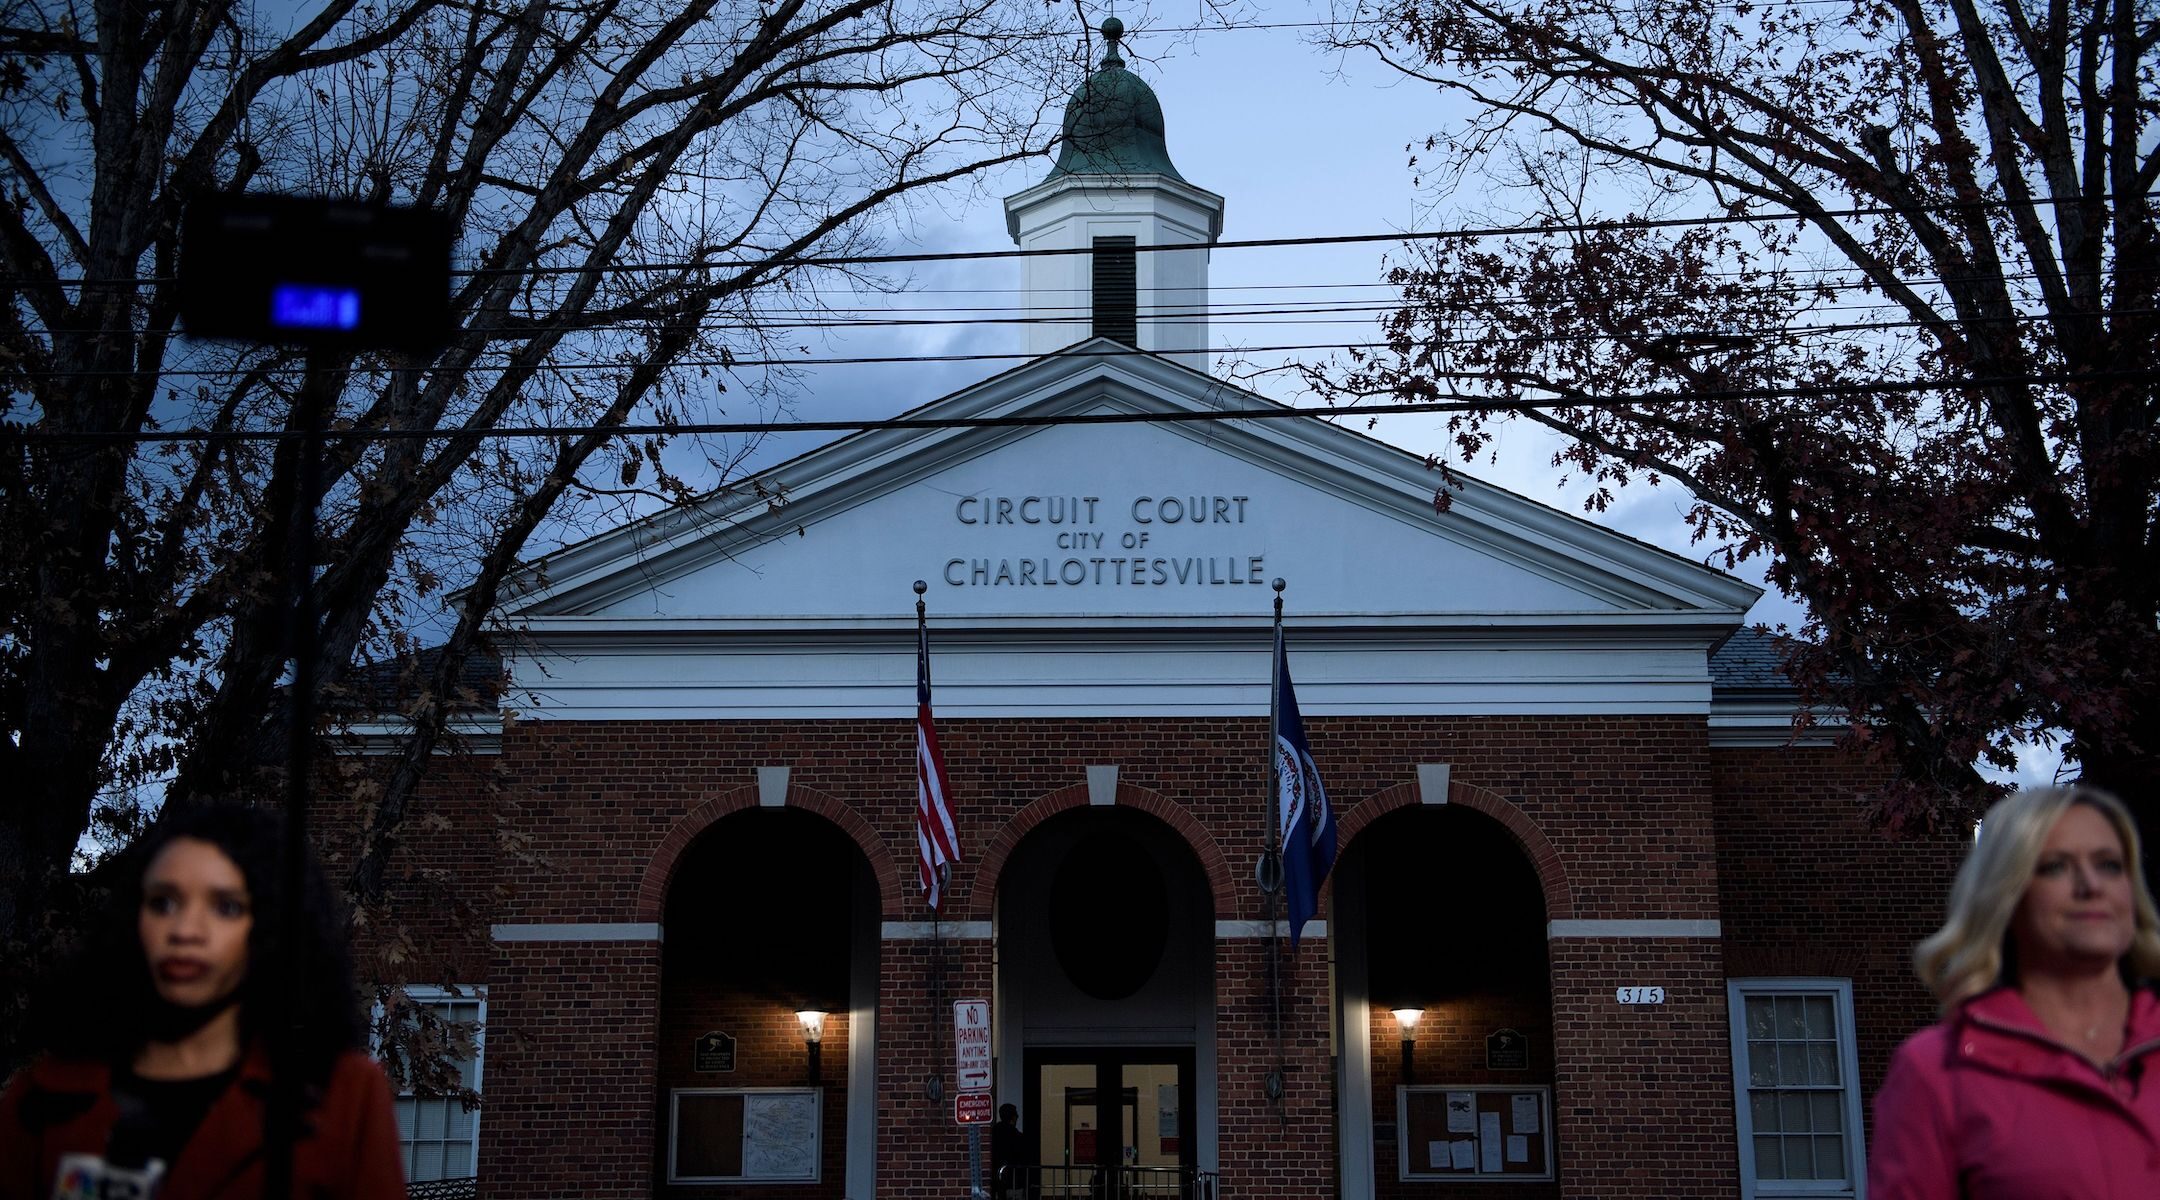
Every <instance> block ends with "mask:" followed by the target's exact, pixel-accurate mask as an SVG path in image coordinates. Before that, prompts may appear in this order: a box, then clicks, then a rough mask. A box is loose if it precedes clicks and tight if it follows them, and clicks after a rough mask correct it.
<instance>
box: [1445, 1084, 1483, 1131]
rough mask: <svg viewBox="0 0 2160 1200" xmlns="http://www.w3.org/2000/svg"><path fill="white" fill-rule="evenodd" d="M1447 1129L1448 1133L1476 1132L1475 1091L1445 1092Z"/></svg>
mask: <svg viewBox="0 0 2160 1200" xmlns="http://www.w3.org/2000/svg"><path fill="white" fill-rule="evenodd" d="M1447 1131H1448V1132H1449V1133H1476V1132H1477V1093H1476V1092H1449V1093H1448V1094H1447Z"/></svg>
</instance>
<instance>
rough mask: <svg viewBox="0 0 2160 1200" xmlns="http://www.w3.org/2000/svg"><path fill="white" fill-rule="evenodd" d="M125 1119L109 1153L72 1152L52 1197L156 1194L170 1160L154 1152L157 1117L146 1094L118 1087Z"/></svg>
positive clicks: (116, 1198)
mask: <svg viewBox="0 0 2160 1200" xmlns="http://www.w3.org/2000/svg"><path fill="white" fill-rule="evenodd" d="M113 1101H114V1103H115V1104H117V1105H118V1106H119V1109H120V1119H119V1120H117V1121H115V1122H113V1128H112V1133H111V1134H110V1135H109V1136H107V1138H106V1139H105V1154H104V1157H102V1158H101V1157H99V1156H97V1155H95V1154H80V1153H77V1154H69V1155H65V1156H63V1157H62V1158H61V1159H60V1170H59V1173H58V1174H56V1175H55V1176H54V1177H53V1191H52V1200H154V1198H155V1197H156V1196H157V1192H158V1185H159V1184H160V1183H162V1182H163V1181H164V1179H165V1160H164V1159H161V1158H155V1157H153V1156H152V1155H153V1151H154V1149H155V1147H156V1145H157V1123H156V1121H154V1120H153V1119H152V1118H151V1116H150V1110H149V1108H148V1107H147V1106H146V1105H144V1104H143V1102H142V1101H141V1100H138V1099H136V1098H135V1097H133V1096H130V1095H128V1094H126V1093H125V1092H117V1093H115V1094H114V1096H113Z"/></svg>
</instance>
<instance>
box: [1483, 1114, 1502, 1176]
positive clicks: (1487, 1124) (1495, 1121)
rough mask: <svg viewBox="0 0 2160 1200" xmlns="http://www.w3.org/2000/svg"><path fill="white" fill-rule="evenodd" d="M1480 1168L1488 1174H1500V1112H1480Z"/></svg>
mask: <svg viewBox="0 0 2160 1200" xmlns="http://www.w3.org/2000/svg"><path fill="white" fill-rule="evenodd" d="M1477 1137H1478V1170H1479V1171H1481V1172H1483V1173H1484V1174H1487V1175H1498V1174H1499V1173H1500V1172H1501V1170H1502V1168H1501V1166H1500V1149H1501V1147H1500V1114H1499V1113H1479V1114H1478V1131H1477Z"/></svg>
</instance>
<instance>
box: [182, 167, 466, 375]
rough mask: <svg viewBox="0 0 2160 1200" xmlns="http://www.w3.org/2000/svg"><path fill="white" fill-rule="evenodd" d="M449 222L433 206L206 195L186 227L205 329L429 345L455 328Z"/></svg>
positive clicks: (375, 344) (295, 341)
mask: <svg viewBox="0 0 2160 1200" xmlns="http://www.w3.org/2000/svg"><path fill="white" fill-rule="evenodd" d="M450 240H451V239H450V223H449V222H448V221H447V220H445V219H444V218H443V216H442V214H440V213H437V212H433V211H430V210H427V209H416V208H395V207H390V206H386V205H375V204H361V203H358V202H353V201H342V200H325V199H316V198H310V197H301V196H266V195H248V194H238V195H235V194H225V193H204V194H202V195H200V196H198V197H196V198H195V200H194V201H193V202H192V203H190V204H189V205H188V210H187V216H186V219H185V220H184V222H183V223H182V225H181V229H180V272H179V285H180V320H181V324H182V325H183V327H184V328H185V329H186V330H187V332H188V333H190V334H193V335H195V336H197V337H211V338H236V339H241V340H245V341H252V342H265V343H271V344H277V345H298V346H322V347H328V348H338V349H346V350H377V349H380V350H405V351H425V350H430V349H433V348H435V347H438V346H440V345H442V343H443V342H445V341H446V340H448V338H449V335H450Z"/></svg>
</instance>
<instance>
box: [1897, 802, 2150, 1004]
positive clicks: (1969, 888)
mask: <svg viewBox="0 0 2160 1200" xmlns="http://www.w3.org/2000/svg"><path fill="white" fill-rule="evenodd" d="M2073 804H2083V805H2086V806H2088V807H2090V808H2092V809H2093V810H2095V811H2097V812H2098V813H2099V814H2100V815H2101V816H2103V817H2106V818H2107V821H2108V824H2110V825H2112V826H2114V827H2115V836H2116V837H2118V838H2121V839H2122V845H2123V854H2124V855H2125V856H2126V857H2127V859H2128V863H2127V865H2128V867H2129V870H2130V886H2131V902H2132V904H2133V906H2134V907H2135V909H2136V914H2137V932H2136V936H2135V937H2134V938H2133V940H2132V941H2131V943H2130V952H2129V953H2128V954H2126V955H2124V956H2123V962H2124V968H2125V971H2126V973H2127V974H2128V976H2129V977H2130V978H2131V979H2132V980H2133V981H2135V980H2139V979H2146V978H2151V977H2153V976H2156V975H2160V917H2156V916H2155V915H2154V910H2153V900H2152V893H2151V892H2150V891H2148V890H2147V889H2146V886H2145V868H2144V864H2143V862H2142V859H2141V857H2140V851H2139V847H2138V834H2137V823H2136V822H2135V821H2133V820H2131V818H2130V810H2129V809H2127V808H2124V807H2123V803H2122V801H2120V800H2117V799H2116V798H2115V797H2114V796H2112V795H2110V794H2108V793H2107V792H2103V791H2101V790H2099V789H2098V788H2090V787H2082V786H2073V787H2066V788H2033V789H2029V790H2027V791H2022V792H2019V793H2018V794H2016V795H2014V796H2010V797H2007V798H2006V799H2003V800H1999V801H1997V802H1996V803H1995V805H1994V807H1992V808H1990V809H1988V811H1987V815H1986V816H1985V817H1982V818H1981V820H1980V841H1979V843H1978V844H1977V845H1975V846H1974V847H1973V848H1972V852H1971V853H1970V854H1967V855H1966V856H1965V864H1964V865H1963V866H1961V867H1959V868H1958V873H1957V881H1956V882H1955V883H1952V884H1951V885H1950V914H1949V919H1948V920H1946V921H1944V922H1943V927H1942V928H1941V929H1938V930H1936V931H1935V933H1934V934H1933V935H1932V936H1930V937H1929V938H1928V939H1927V940H1926V941H1923V942H1921V943H1920V945H1919V946H1918V947H1917V948H1916V949H1915V950H1914V952H1913V966H1914V968H1915V969H1916V970H1918V971H1919V973H1920V982H1921V983H1923V984H1925V985H1927V989H1928V990H1929V991H1931V992H1933V993H1935V999H1936V1000H1937V1001H1938V1002H1940V1003H1941V1004H1942V1007H1943V1011H1944V1012H1945V1013H1947V1012H1949V1011H1950V1010H1951V1009H1953V1008H1955V1007H1957V1006H1958V1005H1959V1004H1961V1003H1963V1002H1964V1001H1966V1000H1969V999H1971V998H1972V997H1974V996H1977V995H1979V994H1980V993H1982V992H1984V991H1987V990H1988V989H1989V988H1993V987H1996V986H1998V985H2001V984H2005V983H2015V982H2016V970H2015V964H2014V963H2013V962H2012V961H2011V957H2010V954H2009V950H2008V944H2009V935H2010V919H2011V917H2012V916H2013V915H2015V914H2016V912H2017V907H2018V902H2019V901H2020V900H2023V899H2024V898H2025V888H2026V886H2027V885H2029V884H2030V883H2031V882H2032V877H2033V869H2034V867H2035V866H2036V865H2037V864H2038V863H2039V861H2040V849H2041V847H2042V846H2043V845H2044V844H2045V843H2046V842H2047V838H2048V834H2049V833H2051V832H2053V831H2054V829H2055V822H2057V821H2059V820H2061V819H2062V815H2063V813H2065V812H2067V811H2068V810H2069V808H2070V806H2071V805H2073Z"/></svg>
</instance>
